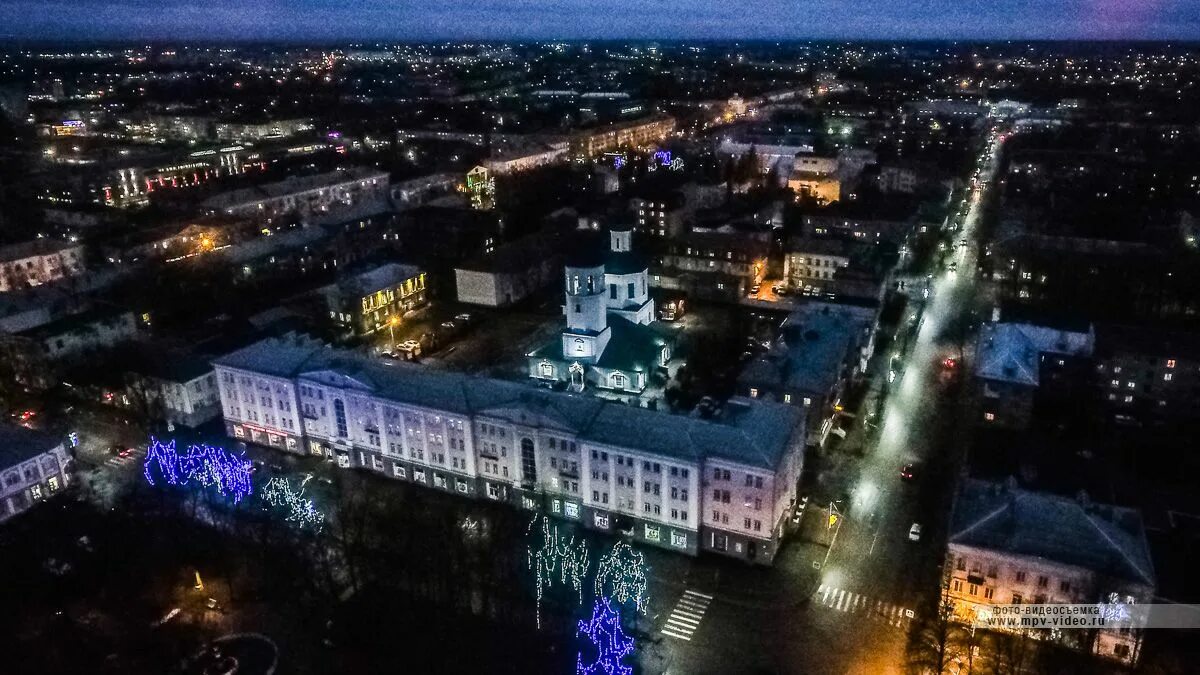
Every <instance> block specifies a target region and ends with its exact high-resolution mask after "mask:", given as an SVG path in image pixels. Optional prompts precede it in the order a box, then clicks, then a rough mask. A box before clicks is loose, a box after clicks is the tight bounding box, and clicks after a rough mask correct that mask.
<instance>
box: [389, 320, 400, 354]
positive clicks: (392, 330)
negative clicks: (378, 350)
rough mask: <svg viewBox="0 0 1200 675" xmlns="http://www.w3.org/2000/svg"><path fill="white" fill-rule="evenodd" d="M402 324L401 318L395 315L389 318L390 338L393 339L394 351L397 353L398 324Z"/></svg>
mask: <svg viewBox="0 0 1200 675" xmlns="http://www.w3.org/2000/svg"><path fill="white" fill-rule="evenodd" d="M398 323H400V317H398V316H396V315H395V314H393V315H391V316H390V317H388V336H389V337H391V339H392V351H396V324H398Z"/></svg>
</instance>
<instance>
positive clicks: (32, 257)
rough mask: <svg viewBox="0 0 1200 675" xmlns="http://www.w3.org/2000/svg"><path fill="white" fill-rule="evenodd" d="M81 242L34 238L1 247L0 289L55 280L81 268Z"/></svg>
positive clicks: (0, 290)
mask: <svg viewBox="0 0 1200 675" xmlns="http://www.w3.org/2000/svg"><path fill="white" fill-rule="evenodd" d="M83 269H84V267H83V245H82V244H72V243H69V242H65V241H55V240H52V239H33V240H31V241H25V242H21V243H18V244H9V245H8V246H3V247H0V293H7V292H9V291H15V290H19V289H22V288H29V287H30V286H40V285H41V284H46V283H50V282H52V281H58V280H59V279H64V278H66V277H71V276H75V275H77V274H80V273H81V272H83Z"/></svg>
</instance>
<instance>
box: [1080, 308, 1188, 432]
mask: <svg viewBox="0 0 1200 675" xmlns="http://www.w3.org/2000/svg"><path fill="white" fill-rule="evenodd" d="M1095 381H1096V385H1097V387H1098V389H1099V390H1100V392H1101V398H1102V402H1103V403H1104V404H1105V405H1106V406H1107V408H1108V410H1109V413H1110V414H1112V415H1113V416H1115V417H1118V418H1119V419H1122V420H1130V421H1138V422H1162V421H1165V420H1169V419H1180V418H1191V419H1194V418H1195V417H1196V416H1197V414H1198V413H1200V336H1198V335H1196V334H1195V333H1186V332H1180V331H1172V330H1161V329H1156V328H1152V327H1146V326H1117V325H1111V324H1101V325H1098V326H1096V352H1095Z"/></svg>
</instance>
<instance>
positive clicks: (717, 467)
mask: <svg viewBox="0 0 1200 675" xmlns="http://www.w3.org/2000/svg"><path fill="white" fill-rule="evenodd" d="M214 368H215V371H216V374H217V379H218V383H219V386H220V388H221V402H222V410H223V412H224V416H225V426H226V429H227V431H228V433H229V435H230V436H232V437H233V438H235V439H238V440H243V441H246V442H250V443H256V444H260V445H264V446H268V447H273V448H276V449H279V450H283V451H287V452H293V453H298V454H312V455H320V456H325V457H329V458H333V459H335V460H336V461H337V463H338V465H339V466H341V467H343V468H357V469H362V470H366V471H370V472H375V473H378V474H380V475H381V476H385V477H388V478H391V479H395V480H400V481H405V482H410V483H416V484H419V485H420V486H422V487H428V488H431V489H439V490H444V491H447V492H451V493H455V494H458V495H461V496H463V497H469V498H474V499H484V500H491V501H497V502H503V503H506V504H509V505H511V506H513V507H516V508H521V509H527V510H530V511H545V512H548V513H550V514H551V515H553V516H555V517H558V518H562V519H565V520H569V521H573V522H577V523H579V524H581V525H583V526H584V527H587V528H589V529H594V530H599V531H604V532H617V531H620V532H623V533H625V534H627V535H629V536H632V537H633V538H634V539H635V540H636V541H638V542H641V543H646V544H652V545H656V546H661V547H664V548H667V549H670V550H675V551H679V552H682V553H688V554H696V553H697V552H698V551H700V550H711V551H715V552H718V553H721V554H725V555H729V556H733V557H736V558H740V559H743V560H746V561H750V562H754V563H759V564H769V563H770V562H771V561H772V559H773V558H774V555H775V552H776V550H777V548H778V544H779V539H780V537H781V536H782V533H783V525H784V523H785V522H786V520H787V518H788V516H789V515H790V513H791V509H792V508H793V503H794V499H795V489H796V483H797V480H798V479H799V476H800V471H801V468H802V466H803V458H804V454H803V450H804V443H803V438H804V429H803V425H804V422H803V416H802V415H800V414H799V412H798V411H797V410H795V409H794V408H791V407H789V406H780V405H775V404H771V403H766V402H759V401H747V400H744V399H735V400H733V401H731V402H730V403H729V404H728V405H727V406H726V407H725V408H724V409H723V410H722V412H721V414H720V415H719V416H718V417H714V418H713V419H707V420H706V419H699V418H694V417H684V416H676V415H669V414H666V413H659V412H655V411H651V410H646V409H642V408H637V407H631V406H626V405H621V404H618V403H614V402H611V401H605V400H601V399H597V398H594V397H580V396H572V395H569V394H562V393H556V392H548V391H544V390H540V389H533V388H530V387H529V386H528V385H523V384H518V383H513V382H505V381H500V380H492V379H486V378H479V377H472V376H468V375H464V374H461V373H452V372H445V371H440V372H439V371H429V370H425V369H422V368H420V367H417V366H410V365H406V364H399V365H385V364H382V363H380V362H377V361H374V360H371V359H368V358H366V357H362V356H360V355H356V354H352V353H348V352H340V351H334V350H331V349H329V348H327V347H324V346H322V345H321V344H319V343H316V342H314V341H312V340H308V339H305V338H298V337H296V336H289V337H287V338H284V339H270V340H265V341H263V342H260V343H257V344H254V345H251V346H249V347H246V348H244V349H241V350H239V351H237V352H234V353H232V354H229V355H227V356H224V357H221V358H218V359H216V360H215V361H214Z"/></svg>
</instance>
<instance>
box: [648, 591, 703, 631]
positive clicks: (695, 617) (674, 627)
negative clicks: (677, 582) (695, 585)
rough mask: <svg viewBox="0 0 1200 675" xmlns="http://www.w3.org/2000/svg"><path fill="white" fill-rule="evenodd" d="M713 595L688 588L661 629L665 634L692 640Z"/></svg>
mask: <svg viewBox="0 0 1200 675" xmlns="http://www.w3.org/2000/svg"><path fill="white" fill-rule="evenodd" d="M712 599H713V596H711V595H707V594H705V593H700V592H698V591H693V590H686V591H684V592H683V595H681V596H680V597H679V600H678V601H676V602H675V607H674V609H672V610H671V614H670V615H669V616H667V621H666V623H665V624H664V625H663V627H662V628H661V629H660V631H661V632H662V634H663V635H670V636H671V637H673V638H675V639H677V640H683V641H684V642H691V640H692V634H693V633H695V632H696V629H698V628H699V627H700V622H701V621H702V620H703V619H704V613H705V611H707V610H708V604H709V603H710V602H712Z"/></svg>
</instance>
